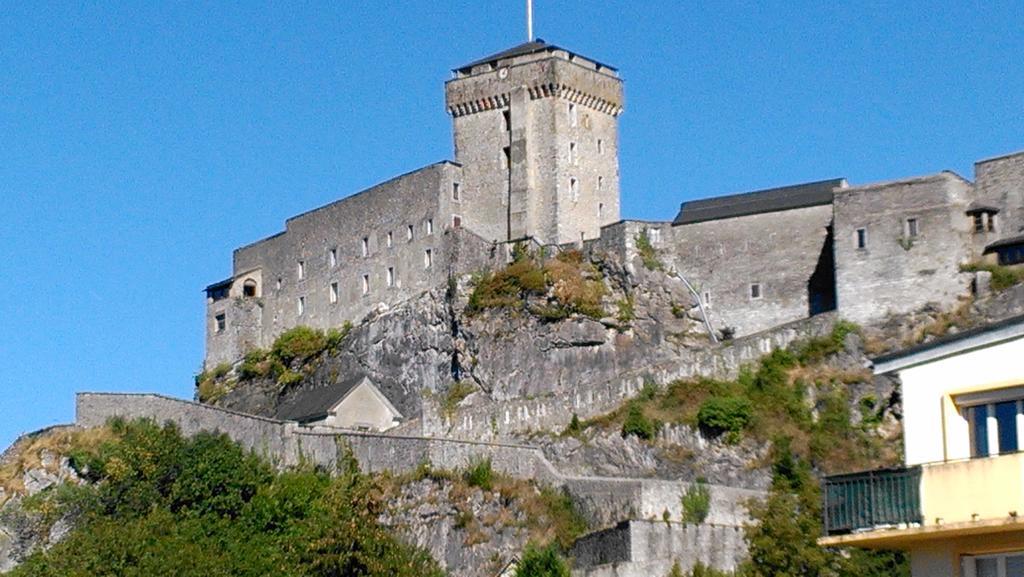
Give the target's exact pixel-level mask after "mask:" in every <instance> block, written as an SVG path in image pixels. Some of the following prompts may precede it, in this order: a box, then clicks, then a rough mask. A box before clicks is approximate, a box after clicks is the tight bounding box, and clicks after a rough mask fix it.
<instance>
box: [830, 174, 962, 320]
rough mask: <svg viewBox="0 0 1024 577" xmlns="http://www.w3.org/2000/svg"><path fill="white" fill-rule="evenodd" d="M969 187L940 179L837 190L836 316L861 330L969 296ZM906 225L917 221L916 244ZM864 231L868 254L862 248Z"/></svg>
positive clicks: (953, 179) (952, 177)
mask: <svg viewBox="0 0 1024 577" xmlns="http://www.w3.org/2000/svg"><path fill="white" fill-rule="evenodd" d="M972 197H973V190H972V186H971V183H969V182H967V181H965V180H963V179H962V178H960V177H959V176H957V175H955V174H953V173H950V172H943V173H940V174H936V175H931V176H925V177H920V178H913V179H907V180H900V181H895V182H886V183H880V184H872V185H866V186H854V187H850V188H845V189H840V190H837V191H836V195H835V204H834V207H835V258H836V288H837V297H838V308H839V313H840V314H841V315H842V316H843V318H845V319H849V320H852V321H854V322H857V323H870V322H873V321H877V320H880V319H882V318H884V317H886V316H888V315H890V314H901V313H908V312H911V311H914V310H917V309H919V308H921V307H922V306H924V305H925V304H927V303H936V304H938V305H940V306H941V307H942V308H951V307H952V306H953V305H954V304H955V303H956V301H957V299H958V297H960V296H962V295H966V294H967V293H969V284H970V278H969V275H965V274H963V273H961V272H960V265H962V264H965V263H966V262H968V261H970V260H972V258H973V255H972V254H971V253H970V246H971V238H970V237H971V232H970V226H971V222H970V219H969V218H968V217H967V215H966V214H965V211H966V209H967V206H968V205H969V204H970V203H971V201H972ZM908 219H916V222H917V225H916V226H917V236H916V237H912V236H911V233H910V231H909V228H910V226H909V224H908ZM858 230H863V231H864V233H863V234H864V235H866V237H865V246H864V247H863V248H861V247H859V246H858V232H857V231H858Z"/></svg>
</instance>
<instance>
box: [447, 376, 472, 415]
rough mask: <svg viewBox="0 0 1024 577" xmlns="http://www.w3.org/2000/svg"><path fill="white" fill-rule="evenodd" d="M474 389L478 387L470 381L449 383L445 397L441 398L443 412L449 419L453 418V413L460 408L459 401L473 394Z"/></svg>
mask: <svg viewBox="0 0 1024 577" xmlns="http://www.w3.org/2000/svg"><path fill="white" fill-rule="evenodd" d="M474 391H476V387H474V386H473V385H471V384H469V382H468V381H456V382H454V383H452V384H451V385H449V387H448V390H447V391H445V394H444V397H442V398H441V412H442V413H443V414H444V415H445V416H446V417H448V418H449V419H450V418H452V415H454V414H455V411H456V410H457V409H458V408H459V403H461V402H462V401H464V400H465V399H466V397H468V396H469V395H471V394H473V392H474Z"/></svg>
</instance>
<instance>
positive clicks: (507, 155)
mask: <svg viewBox="0 0 1024 577" xmlns="http://www.w3.org/2000/svg"><path fill="white" fill-rule="evenodd" d="M501 150H502V153H503V154H502V162H503V163H504V166H505V170H510V169H511V168H512V149H511V148H509V147H508V146H506V147H505V148H502V149H501Z"/></svg>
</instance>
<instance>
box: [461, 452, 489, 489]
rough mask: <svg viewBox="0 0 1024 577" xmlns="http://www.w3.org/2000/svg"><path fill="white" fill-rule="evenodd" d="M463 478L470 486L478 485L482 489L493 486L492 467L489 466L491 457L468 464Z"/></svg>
mask: <svg viewBox="0 0 1024 577" xmlns="http://www.w3.org/2000/svg"><path fill="white" fill-rule="evenodd" d="M463 479H465V481H466V483H467V484H468V485H469V486H470V487H479V488H481V489H483V490H484V491H490V490H491V489H493V488H494V469H492V468H491V459H490V458H487V459H480V460H478V461H474V462H473V463H472V464H470V466H469V468H468V469H466V472H465V473H463Z"/></svg>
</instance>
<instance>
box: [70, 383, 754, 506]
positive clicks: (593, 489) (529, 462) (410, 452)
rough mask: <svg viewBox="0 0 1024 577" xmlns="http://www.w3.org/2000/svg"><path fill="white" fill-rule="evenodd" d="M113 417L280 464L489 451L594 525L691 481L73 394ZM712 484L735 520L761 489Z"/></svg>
mask: <svg viewBox="0 0 1024 577" xmlns="http://www.w3.org/2000/svg"><path fill="white" fill-rule="evenodd" d="M115 417H120V418H125V419H138V418H145V419H153V420H154V421H156V422H158V423H164V422H171V423H174V424H176V425H177V426H178V427H179V428H180V429H181V432H182V434H184V435H186V436H188V435H194V434H196V433H198V432H200V431H219V432H222V433H224V434H226V435H228V436H229V437H230V438H231V439H232V440H234V441H235V442H237V443H239V444H240V445H241V446H242V447H244V448H246V449H248V450H251V451H253V452H255V453H257V454H259V455H261V456H263V457H265V458H267V459H268V460H269V461H270V462H272V463H274V464H276V465H277V466H282V467H284V466H293V465H297V464H299V463H300V462H307V463H312V464H314V465H318V466H322V467H325V468H327V469H333V468H335V466H336V465H337V463H338V456H339V454H341V451H342V450H344V448H345V447H349V448H351V450H352V453H353V455H354V456H355V458H356V459H357V461H358V462H359V465H360V467H361V468H362V469H363V470H364V471H367V472H381V471H391V472H394V473H405V472H409V471H412V470H414V469H416V468H417V467H418V466H419V465H420V464H421V463H430V464H431V466H434V467H438V468H442V469H462V468H465V467H466V466H467V465H469V464H470V463H472V462H474V461H477V460H481V459H485V458H489V459H491V464H492V466H493V467H494V469H495V470H497V471H499V472H501V473H504V474H507V475H509V476H512V477H516V478H520V479H532V480H535V481H537V482H539V483H542V484H548V485H551V486H555V487H561V488H564V489H565V490H566V491H567V492H568V493H569V494H570V495H571V496H572V497H573V499H574V501H575V502H576V503H577V504H578V505H579V506H580V508H581V510H582V511H583V513H584V514H585V515H587V516H588V517H589V518H590V519H591V521H592V522H594V523H595V524H597V525H599V526H608V525H612V524H615V523H617V522H619V521H621V520H623V519H636V518H641V519H661V516H662V513H663V512H664V511H666V510H668V511H669V513H670V515H672V517H673V518H681V517H680V516H681V515H682V511H681V505H680V503H681V497H682V495H683V493H684V492H685V491H686V490H687V489H688V488H689V486H690V484H689V483H683V482H675V481H659V480H648V479H642V480H641V479H621V478H612V477H572V476H566V475H562V474H561V473H559V472H558V471H557V470H555V468H554V467H553V466H552V465H551V463H550V462H549V461H548V460H547V459H546V458H545V457H544V455H543V453H542V452H541V451H540V449H537V448H534V447H527V446H522V445H508V444H499V443H482V442H472V441H458V440H450V439H435V438H425V437H397V436H388V435H376V434H368V433H357V432H339V431H338V430H335V429H326V428H309V427H301V426H299V425H296V424H295V423H285V422H281V421H275V420H272V419H266V418H262V417H256V416H252V415H246V414H243V413H238V412H234V411H228V410H225V409H219V408H216V407H211V406H208V405H202V404H199V403H193V402H190V401H182V400H178V399H172V398H169V397H163V396H160V395H148V394H138V395H132V394H104V393H79V394H78V396H77V404H76V424H77V425H78V426H82V427H95V426H100V425H103V424H104V423H106V422H107V420H109V419H111V418H115ZM709 490H710V492H711V512H710V514H709V516H708V522H710V523H717V524H728V525H733V526H739V525H742V523H744V522H745V521H746V520H747V513H746V509H745V508H744V503H746V502H747V501H748V500H749V499H751V498H757V497H761V496H763V494H762V493H760V492H757V491H748V490H744V489H734V488H731V487H723V486H717V485H711V486H709Z"/></svg>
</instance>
